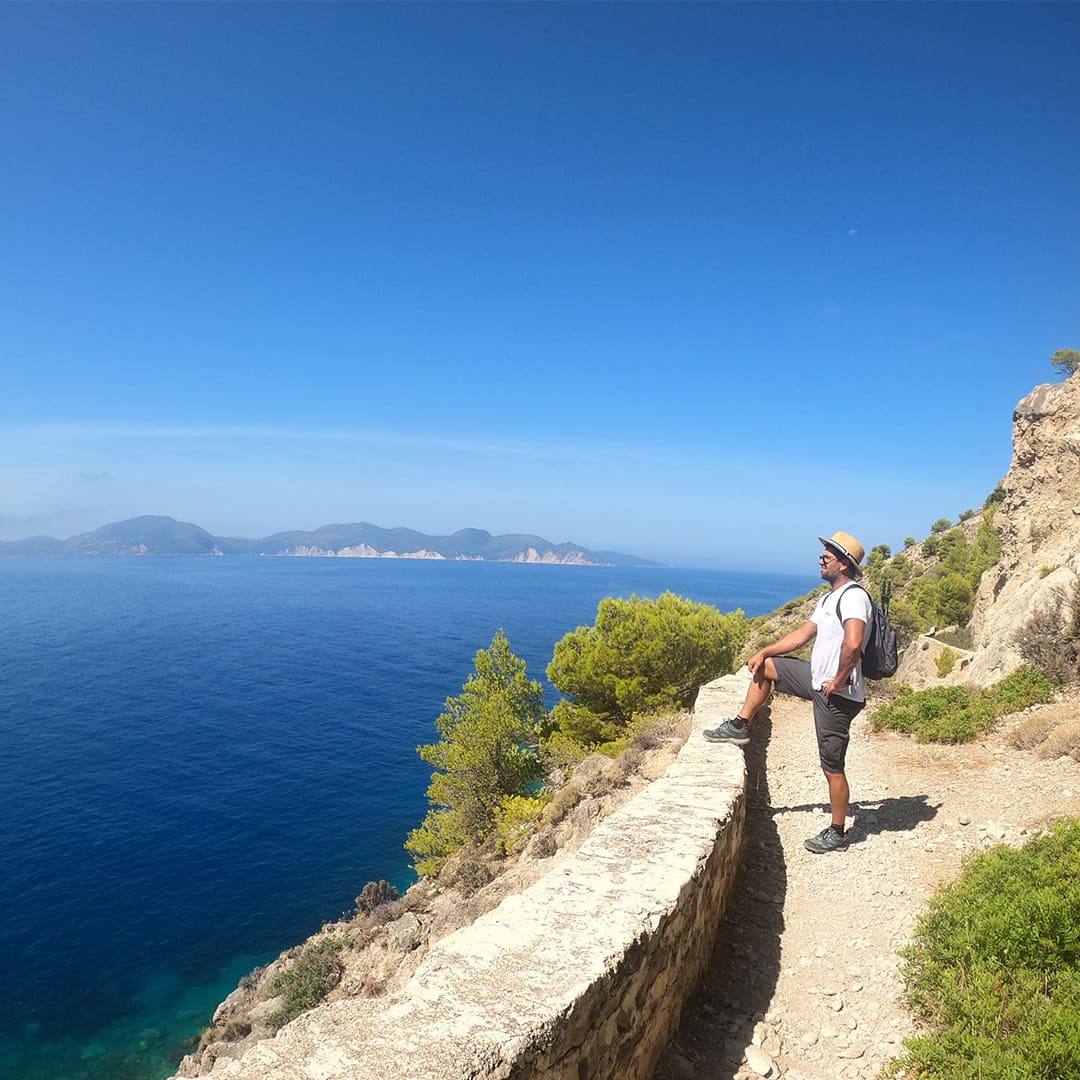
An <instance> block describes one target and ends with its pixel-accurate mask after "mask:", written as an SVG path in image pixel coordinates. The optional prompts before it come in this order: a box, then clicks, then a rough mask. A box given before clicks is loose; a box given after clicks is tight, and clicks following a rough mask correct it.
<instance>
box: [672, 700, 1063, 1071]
mask: <svg viewBox="0 0 1080 1080" xmlns="http://www.w3.org/2000/svg"><path fill="white" fill-rule="evenodd" d="M1018 722H1019V719H1014V720H1013V721H1012V724H1015V723H1018ZM1011 726H1012V725H1011V724H1010V723H1009V721H1006V722H1005V724H1004V725H1003V727H1002V728H1001V729H1000V730H999V731H997V732H995V733H994V734H992V735H991V736H990V737H989V738H987V739H986V740H985V741H983V742H980V743H978V744H975V745H970V746H956V747H942V746H933V745H920V744H918V743H915V742H914V741H913V740H911V739H909V738H907V737H905V736H899V735H892V734H871V732H870V731H869V727H868V724H867V722H866V720H865V719H864V718H863V717H859V718H858V719H857V720H856V722H855V725H854V727H853V731H852V741H851V746H850V748H849V750H848V761H847V768H848V778H849V781H850V783H851V796H852V816H853V817H854V822H852V818H851V816H849V819H848V825H849V835H850V837H851V842H850V845H849V846H848V847H847V849H845V850H842V851H839V852H835V853H831V854H827V855H813V854H811V853H810V852H808V851H806V850H805V849H804V847H803V841H804V840H805V839H806V838H807V837H808V836H811V835H812V834H814V833H816V832H819V831H820V830H821V829H822V828H824V826H825V825H826V824H827V823H828V817H827V814H828V808H827V805H826V802H825V797H826V792H825V781H824V777H823V776H822V774H821V772H820V769H819V767H818V764H817V755H816V751H815V747H814V738H813V719H812V716H811V713H810V706H809V705H808V704H806V703H804V702H801V701H798V700H796V699H793V698H785V697H777V698H775V699H774V703H773V705H772V709H771V713H770V712H763V714H762V715H760V716H759V717H758V719H757V721H756V723H755V729H754V734H753V738H752V740H751V743H750V745H749V747H747V748H746V751H745V753H746V764H747V773H748V791H749V806H748V811H749V813H748V823H747V842H746V848H745V853H744V857H743V863H742V866H741V868H740V873H739V876H738V879H737V881H736V884H735V889H734V892H733V895H732V898H731V904H730V906H729V909H728V915H727V917H726V918H725V925H724V926H723V927H722V928H721V930H720V934H719V938H718V941H717V945H716V949H715V952H714V955H713V961H712V964H711V967H710V970H709V972H708V974H707V975H706V978H705V981H704V984H703V986H702V988H701V990H700V992H699V993H698V994H697V996H696V997H695V998H694V999H693V1000H692V1001H691V1002H690V1003H689V1005H688V1006H687V1009H686V1010H685V1012H684V1015H683V1023H682V1026H681V1028H680V1030H679V1032H678V1034H677V1035H676V1037H675V1039H674V1040H673V1041H672V1043H671V1045H670V1046H669V1047H668V1050H667V1051H666V1053H665V1055H664V1058H663V1059H662V1060H661V1062H660V1064H659V1066H658V1068H657V1070H656V1072H655V1075H654V1080H751V1078H755V1077H761V1076H768V1077H785V1078H786V1080H844V1078H852V1080H854V1078H861V1080H871V1078H874V1077H877V1076H878V1074H879V1071H880V1070H881V1068H882V1066H883V1065H884V1064H885V1063H886V1062H888V1061H889V1060H890V1059H891V1058H893V1057H895V1056H896V1055H897V1054H898V1053H899V1052H900V1050H901V1049H902V1048H901V1042H902V1040H903V1039H904V1038H905V1037H906V1036H907V1035H909V1034H910V1033H911V1032H912V1030H913V1029H912V1023H911V1020H910V1019H909V1017H908V1014H907V1011H906V1009H905V1008H904V1005H903V987H902V982H901V979H900V972H899V965H900V961H899V958H898V956H897V950H899V949H900V948H902V947H903V946H904V945H905V944H906V943H907V942H908V941H909V939H910V936H911V933H912V930H913V929H914V927H915V923H916V920H917V919H918V917H919V915H920V914H921V913H922V911H923V910H924V906H925V902H926V899H927V898H928V897H929V895H930V893H931V892H932V891H933V889H934V888H935V886H936V885H937V884H938V883H940V882H941V881H943V880H945V879H947V878H950V877H954V876H955V875H956V874H957V872H958V871H959V869H960V864H961V860H962V858H963V857H964V856H965V855H966V854H968V853H970V852H973V851H977V850H979V849H981V848H984V847H987V846H990V845H992V844H995V843H999V842H1001V841H1005V842H1007V843H1012V844H1019V843H1022V842H1023V840H1024V839H1025V838H1026V837H1027V836H1029V835H1031V834H1032V833H1034V832H1036V831H1038V829H1039V828H1041V827H1042V826H1044V825H1045V824H1046V823H1047V822H1049V821H1052V820H1054V819H1056V818H1058V817H1060V816H1062V815H1064V814H1070V815H1080V765H1078V764H1077V762H1075V761H1073V760H1072V759H1071V758H1061V759H1057V760H1050V761H1040V760H1037V759H1035V758H1034V757H1033V756H1032V755H1031V754H1030V753H1028V752H1025V751H1019V750H1015V749H1013V748H1012V747H1011V745H1010V744H1009V741H1008V736H1009V733H1010V730H1011ZM691 738H700V733H699V732H698V731H697V729H695V731H694V733H693V734H692V735H691ZM715 749H716V752H717V753H718V754H733V753H743V751H742V750H739V749H737V748H734V747H729V746H717V747H716V748H715Z"/></svg>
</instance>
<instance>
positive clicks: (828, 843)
mask: <svg viewBox="0 0 1080 1080" xmlns="http://www.w3.org/2000/svg"><path fill="white" fill-rule="evenodd" d="M803 846H804V847H805V848H806V850H807V851H812V852H813V853H814V854H815V855H824V854H825V853H826V852H828V851H839V850H840V849H841V848H843V847H847V836H841V835H840V834H839V833H838V832H837V831H836V830H835V829H834V828H833V827H832V826H831V825H829V826H828V827H826V828H824V829H822V830H821V832H819V833H818V834H817V836H811V837H810V839H809V840H806V841H805V842H804V845H803Z"/></svg>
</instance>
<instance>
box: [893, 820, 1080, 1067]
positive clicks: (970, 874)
mask: <svg viewBox="0 0 1080 1080" xmlns="http://www.w3.org/2000/svg"><path fill="white" fill-rule="evenodd" d="M1078 911H1080V821H1077V820H1075V819H1069V820H1065V821H1061V822H1058V823H1057V824H1056V825H1055V826H1054V827H1053V828H1052V829H1051V830H1050V831H1049V832H1048V833H1047V834H1045V835H1043V836H1039V837H1037V838H1036V839H1034V840H1032V841H1030V842H1029V843H1028V844H1026V845H1025V846H1024V847H1023V848H1021V849H1020V850H1015V849H1012V848H1009V847H1006V846H1005V845H1001V846H999V847H997V848H994V849H992V850H991V851H988V852H986V853H984V854H982V855H980V856H978V857H977V858H975V859H973V860H972V861H970V862H969V863H967V865H966V866H965V868H964V870H963V872H962V873H961V875H960V877H959V878H958V879H957V880H956V881H954V882H951V883H949V884H946V885H944V886H942V887H941V888H940V889H939V890H938V891H937V893H935V894H934V896H933V897H932V898H931V900H930V903H929V907H928V910H927V913H926V914H925V915H924V916H923V917H922V919H921V920H920V921H919V925H918V927H917V929H916V932H915V937H914V940H913V943H912V945H911V946H910V947H909V948H908V949H906V950H905V951H904V954H903V955H904V959H905V970H904V976H905V980H906V983H907V987H908V1001H909V1004H910V1006H911V1007H912V1009H913V1010H914V1011H915V1013H916V1014H917V1015H918V1016H919V1018H920V1019H921V1020H922V1021H923V1022H924V1023H926V1024H928V1025H929V1026H930V1028H931V1031H930V1032H929V1033H928V1034H925V1035H919V1036H916V1037H914V1038H911V1039H908V1040H906V1042H905V1047H906V1051H907V1052H906V1054H905V1055H904V1056H903V1057H902V1058H900V1059H899V1060H898V1061H896V1062H894V1063H893V1065H892V1067H891V1070H890V1071H891V1072H892V1073H893V1074H894V1075H899V1074H901V1073H903V1075H905V1076H918V1077H919V1078H920V1080H1059V1078H1060V1080H1065V1078H1066V1077H1075V1076H1080V924H1078V920H1077V914H1076V913H1077V912H1078Z"/></svg>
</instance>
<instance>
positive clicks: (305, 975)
mask: <svg viewBox="0 0 1080 1080" xmlns="http://www.w3.org/2000/svg"><path fill="white" fill-rule="evenodd" d="M347 944H348V943H347V942H346V940H345V939H344V938H340V937H327V938H323V939H322V940H321V941H318V942H316V943H315V944H312V945H305V946H303V947H302V949H301V950H300V955H299V956H297V958H296V959H295V960H294V961H293V962H292V964H291V966H290V967H288V968H285V969H284V970H282V971H279V972H278V974H277V975H276V976H275V977H274V981H273V982H272V983H271V984H270V992H271V993H272V994H274V995H275V996H276V995H279V994H280V995H281V996H282V998H283V999H284V1000H283V1001H282V1004H281V1008H279V1009H278V1010H277V1011H276V1012H275V1013H273V1014H272V1015H271V1016H269V1017H267V1023H269V1024H270V1026H271V1027H274V1028H280V1027H284V1026H285V1025H286V1024H287V1023H288V1022H289V1021H290V1020H294V1019H295V1018H296V1017H298V1016H299V1015H300V1014H301V1013H302V1012H306V1011H307V1010H308V1009H311V1008H314V1007H315V1006H316V1005H318V1004H319V1002H320V1001H322V1000H323V998H325V997H326V995H327V994H328V993H330V991H331V990H333V988H334V987H335V986H337V984H338V983H339V982H340V981H341V976H342V973H343V972H344V970H345V969H344V965H343V964H342V962H341V955H340V954H341V950H342V949H344V948H345V946H346V945H347Z"/></svg>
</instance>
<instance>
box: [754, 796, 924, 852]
mask: <svg viewBox="0 0 1080 1080" xmlns="http://www.w3.org/2000/svg"><path fill="white" fill-rule="evenodd" d="M941 806H942V804H941V803H931V802H930V796H929V795H900V796H897V797H895V798H893V797H890V798H887V799H860V800H859V801H858V802H853V803H852V804H851V811H850V812H851V814H852V815H853V816H854V818H855V823H854V824H853V825H852V827H851V828H850V829H848V838H849V839H848V843H849V844H860V843H862V842H863V841H865V840H866V838H867V837H868V836H873V835H875V834H877V833H885V832H908V831H910V830H912V829H917V828H918V827H919V826H920V825H921V824H922V823H923V822H926V821H932V820H933V819H934V818H935V817H937V812H938V811H939V810H940V809H941ZM810 810H820V811H823V812H824V813H826V814H827V813H828V812H829V804H828V803H824V802H817V803H800V804H799V805H798V806H774V807H773V808H772V812H773V813H774V814H791V813H798V812H800V811H810Z"/></svg>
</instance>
